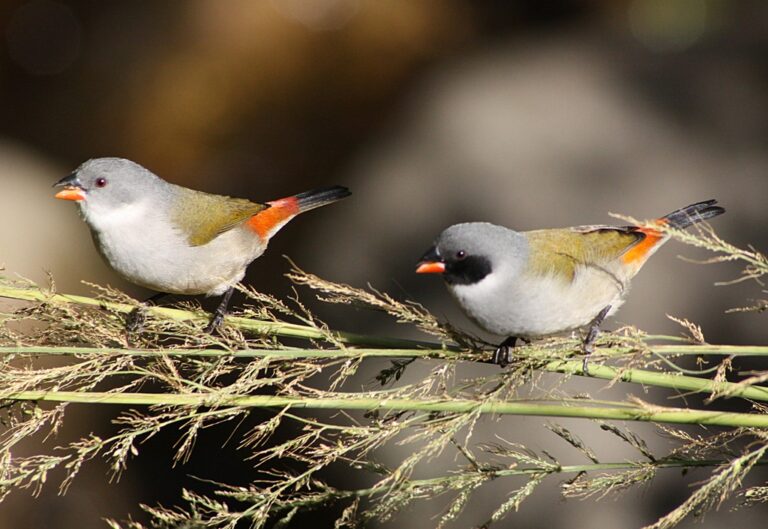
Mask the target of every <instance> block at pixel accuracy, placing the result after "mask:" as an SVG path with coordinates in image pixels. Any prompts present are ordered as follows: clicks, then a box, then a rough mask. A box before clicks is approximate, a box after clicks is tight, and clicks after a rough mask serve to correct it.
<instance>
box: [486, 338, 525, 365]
mask: <svg viewBox="0 0 768 529" xmlns="http://www.w3.org/2000/svg"><path fill="white" fill-rule="evenodd" d="M517 340H521V341H522V342H523V343H526V344H529V343H531V342H530V341H529V340H526V339H525V338H518V337H517V336H510V337H508V338H507V339H505V340H504V341H503V342H501V343H500V344H499V346H498V347H497V348H496V350H495V351H494V352H493V356H492V357H491V362H492V363H494V364H496V365H498V366H499V367H507V366H508V365H509V364H510V362H511V359H512V358H511V355H510V351H511V350H512V349H514V348H515V347H516V346H517Z"/></svg>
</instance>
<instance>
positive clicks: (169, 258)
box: [82, 203, 267, 295]
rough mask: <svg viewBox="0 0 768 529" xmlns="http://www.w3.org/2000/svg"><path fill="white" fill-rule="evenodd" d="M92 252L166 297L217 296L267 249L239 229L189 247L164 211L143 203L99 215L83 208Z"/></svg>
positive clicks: (130, 277) (132, 280) (259, 241)
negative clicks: (168, 295)
mask: <svg viewBox="0 0 768 529" xmlns="http://www.w3.org/2000/svg"><path fill="white" fill-rule="evenodd" d="M82 212H83V216H84V217H85V219H86V221H87V222H88V223H89V225H90V226H91V234H92V235H93V238H94V241H95V243H96V246H97V248H98V249H99V251H100V252H101V254H102V256H103V257H104V259H105V260H106V261H107V263H108V264H109V265H110V266H111V267H112V268H114V269H115V271H116V272H117V273H118V274H120V275H121V276H123V277H124V278H125V279H127V280H128V281H131V282H132V283H135V284H137V285H140V286H143V287H146V288H149V289H151V290H156V291H158V292H167V293H171V294H207V295H218V294H222V293H223V292H225V291H226V290H227V289H228V288H229V287H230V286H232V285H234V284H235V283H237V282H238V281H240V280H241V279H242V278H243V276H244V275H245V269H246V267H247V266H248V264H250V262H251V261H253V260H254V259H256V258H257V257H259V256H260V255H261V254H262V253H264V250H265V249H266V247H267V244H266V242H262V241H261V240H260V238H259V237H258V236H257V235H256V234H255V233H253V232H252V231H251V230H249V229H247V228H244V227H238V228H234V229H232V230H230V231H228V232H226V233H223V234H221V235H219V236H218V237H216V238H215V239H213V240H212V241H211V242H209V243H208V244H205V245H202V246H190V245H189V243H188V242H187V238H186V235H184V234H183V233H182V232H181V231H180V230H177V229H174V228H173V226H172V224H171V222H170V220H169V219H168V218H167V216H166V215H165V214H164V211H163V208H157V207H152V205H151V204H148V203H140V204H132V205H131V206H130V207H122V208H117V209H111V210H109V211H99V212H98V214H94V212H92V211H89V210H88V208H83V210H82Z"/></svg>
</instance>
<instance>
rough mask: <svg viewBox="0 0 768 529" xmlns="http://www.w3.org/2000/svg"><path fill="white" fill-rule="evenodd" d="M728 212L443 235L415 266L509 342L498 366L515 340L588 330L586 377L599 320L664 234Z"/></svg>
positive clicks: (469, 229)
mask: <svg viewBox="0 0 768 529" xmlns="http://www.w3.org/2000/svg"><path fill="white" fill-rule="evenodd" d="M723 213H725V209H723V208H722V207H720V206H718V205H717V201H716V200H706V201H703V202H697V203H695V204H691V205H689V206H686V207H684V208H680V209H677V210H675V211H673V212H672V213H669V214H668V215H665V216H663V217H661V218H658V219H656V220H654V221H652V222H650V223H648V225H643V226H605V225H596V226H577V227H571V228H560V229H541V230H533V231H515V230H512V229H509V228H506V227H503V226H498V225H495V224H491V223H488V222H467V223H461V224H454V225H452V226H450V227H448V228H446V229H445V230H444V231H443V232H442V233H441V234H440V235H439V236H438V237H437V239H436V240H435V241H434V244H433V245H432V247H430V248H429V250H427V252H426V253H425V254H424V255H423V256H422V258H421V259H420V261H419V262H418V264H417V267H416V272H417V273H419V274H440V275H441V276H442V278H443V280H444V281H445V284H446V286H447V288H448V290H449V292H450V293H451V295H452V296H453V298H454V299H455V300H456V301H457V302H458V304H459V306H460V307H461V309H462V310H463V312H464V313H465V314H466V315H467V316H468V317H469V319H471V320H473V321H474V322H475V323H476V324H477V325H479V326H480V327H481V328H482V329H485V330H486V331H488V332H490V333H491V334H495V335H498V336H505V337H506V339H505V340H504V341H503V342H502V343H501V344H500V345H499V347H498V348H497V349H496V351H495V352H494V355H493V362H494V363H497V364H500V365H502V366H505V365H506V364H508V363H509V360H510V358H509V355H510V353H509V349H510V347H514V346H515V345H516V343H517V340H518V339H521V340H523V341H524V342H526V343H529V342H530V341H531V340H533V339H537V338H543V337H547V336H552V335H557V334H561V333H565V332H569V331H575V330H578V329H581V328H585V327H586V328H587V333H586V336H585V338H584V341H583V343H582V352H583V353H584V354H585V357H584V364H583V371H584V374H587V375H588V374H589V373H588V366H587V360H588V358H589V354H590V353H591V352H592V351H593V350H594V341H595V339H596V337H597V335H598V332H599V327H600V324H601V323H602V321H603V320H604V319H605V318H606V317H608V316H611V315H613V314H614V313H615V312H616V310H617V309H618V308H619V307H620V306H621V305H622V303H624V300H625V297H626V295H627V293H628V291H629V287H630V281H631V279H632V278H633V277H634V276H635V274H637V273H638V272H639V271H640V268H642V266H643V265H644V264H645V262H646V261H647V260H648V258H649V257H651V256H652V255H653V254H654V253H655V252H656V251H657V250H658V249H659V248H660V247H661V246H662V245H663V244H664V243H665V242H667V241H668V240H669V234H668V233H666V232H664V231H662V227H669V228H674V229H678V230H680V229H684V228H687V227H688V226H691V225H693V224H696V223H698V222H701V221H704V220H707V219H710V218H712V217H716V216H717V215H721V214H723Z"/></svg>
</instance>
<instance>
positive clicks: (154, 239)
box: [54, 158, 350, 331]
mask: <svg viewBox="0 0 768 529" xmlns="http://www.w3.org/2000/svg"><path fill="white" fill-rule="evenodd" d="M54 187H61V188H63V189H61V190H60V191H59V192H58V193H57V194H56V198H59V199H63V200H73V201H75V202H76V203H77V205H78V206H79V207H80V213H81V215H82V217H83V219H84V220H85V222H86V223H87V224H88V227H89V228H90V230H91V235H92V237H93V241H94V243H95V244H96V248H97V249H98V250H99V253H100V254H101V255H102V257H103V258H104V260H105V261H106V262H107V263H108V264H109V265H110V266H111V267H112V268H113V269H114V270H115V271H116V272H117V273H118V274H120V275H121V276H122V277H124V278H125V279H127V280H128V281H130V282H132V283H135V284H137V285H140V286H142V287H146V288H148V289H151V290H155V291H157V292H159V293H167V294H191V295H194V294H205V295H207V296H217V295H223V297H222V300H221V303H220V305H219V307H218V308H217V309H216V312H215V313H214V315H213V317H212V319H211V322H210V324H209V325H208V327H207V330H208V331H212V330H213V329H215V328H216V327H218V326H219V325H220V324H221V322H222V320H223V317H224V314H225V312H226V309H227V305H228V304H229V298H230V297H231V296H232V291H233V289H234V285H235V284H236V283H237V282H238V281H240V280H241V279H242V278H243V276H244V275H245V269H246V268H247V267H248V265H249V264H250V263H251V261H253V260H254V259H256V258H257V257H259V256H260V255H261V254H263V253H264V250H266V249H267V244H268V243H269V240H270V239H271V238H272V236H273V235H275V233H277V232H278V230H280V228H282V227H283V226H285V224H286V223H287V222H288V221H290V220H291V219H292V218H293V217H295V216H296V215H298V214H299V213H303V212H305V211H308V210H310V209H314V208H317V207H320V206H324V205H326V204H330V203H332V202H335V201H337V200H339V199H342V198H344V197H346V196H349V194H350V193H349V191H348V190H347V189H346V188H344V187H340V186H333V187H327V188H322V189H316V190H313V191H307V192H305V193H300V194H298V195H295V196H292V197H287V198H281V199H279V200H273V201H271V202H266V203H257V202H251V201H250V200H246V199H243V198H232V197H228V196H223V195H214V194H210V193H204V192H202V191H195V190H192V189H188V188H185V187H181V186H178V185H174V184H171V183H169V182H166V181H165V180H163V179H162V178H160V177H159V176H157V175H155V174H154V173H152V172H151V171H149V170H148V169H145V168H144V167H142V166H141V165H139V164H137V163H135V162H132V161H130V160H125V159H122V158H96V159H93V160H89V161H87V162H85V163H84V164H82V165H81V166H80V167H78V168H77V170H75V172H74V173H72V174H71V175H69V176H67V177H65V178H62V179H61V180H59V181H58V182H56V184H54Z"/></svg>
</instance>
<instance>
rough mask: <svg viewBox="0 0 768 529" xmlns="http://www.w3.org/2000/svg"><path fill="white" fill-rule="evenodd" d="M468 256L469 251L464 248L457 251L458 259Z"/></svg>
mask: <svg viewBox="0 0 768 529" xmlns="http://www.w3.org/2000/svg"><path fill="white" fill-rule="evenodd" d="M466 256H467V252H465V251H464V250H459V251H458V252H456V259H464V258H465V257H466Z"/></svg>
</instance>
